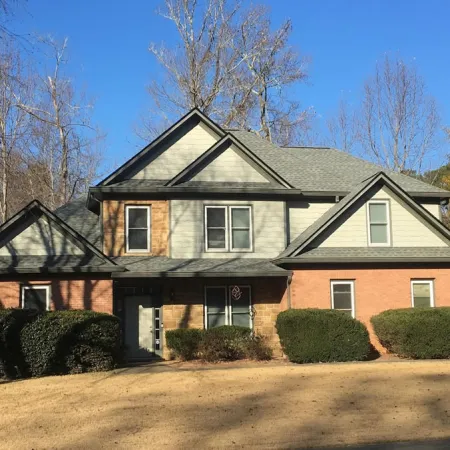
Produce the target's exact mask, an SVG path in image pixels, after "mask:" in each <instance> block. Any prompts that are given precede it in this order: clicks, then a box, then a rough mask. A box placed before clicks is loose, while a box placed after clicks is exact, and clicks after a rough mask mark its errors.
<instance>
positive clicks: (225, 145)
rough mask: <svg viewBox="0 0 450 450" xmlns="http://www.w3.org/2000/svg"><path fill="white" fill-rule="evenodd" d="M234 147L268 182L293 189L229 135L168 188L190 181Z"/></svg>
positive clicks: (198, 159)
mask: <svg viewBox="0 0 450 450" xmlns="http://www.w3.org/2000/svg"><path fill="white" fill-rule="evenodd" d="M232 145H233V146H234V149H235V150H234V151H236V153H237V154H238V155H239V156H240V157H241V158H242V159H243V160H244V161H246V162H247V163H248V164H250V165H251V166H252V167H253V168H254V169H255V170H256V171H257V172H259V173H260V174H261V175H262V176H263V177H264V178H266V179H267V181H269V182H270V183H272V184H274V185H277V186H282V187H285V188H292V185H291V184H289V183H288V182H287V181H286V180H285V179H284V178H283V177H282V176H280V175H279V174H278V173H277V172H276V171H275V170H273V169H272V168H271V167H270V166H269V165H268V164H266V163H265V162H264V161H263V160H262V159H260V158H258V157H257V156H256V155H255V154H254V153H253V152H252V151H251V150H250V149H249V148H248V147H246V146H245V145H244V144H243V143H241V142H240V141H239V140H238V139H236V138H235V137H234V136H233V135H231V134H229V133H227V134H225V135H224V136H223V137H222V139H220V140H219V141H218V142H216V143H215V144H214V145H213V146H211V147H210V148H209V149H208V150H207V151H206V152H205V153H203V154H202V155H200V156H199V157H198V158H197V159H196V160H195V161H193V162H192V163H191V164H189V165H188V166H187V167H186V168H185V169H183V170H182V171H181V172H179V173H178V174H177V175H176V176H175V177H173V178H172V179H171V180H170V181H169V182H168V183H166V186H176V185H178V184H180V183H185V182H187V181H190V180H191V179H192V178H193V177H195V176H196V175H197V174H199V173H200V172H201V171H202V170H203V169H204V168H206V167H207V166H208V165H209V164H211V162H212V161H214V160H215V159H216V158H217V157H218V156H219V155H221V154H222V153H223V152H224V151H225V150H228V149H229V148H230V147H231V146H232Z"/></svg>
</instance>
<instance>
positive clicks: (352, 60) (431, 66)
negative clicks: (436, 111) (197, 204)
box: [14, 0, 450, 163]
mask: <svg viewBox="0 0 450 450" xmlns="http://www.w3.org/2000/svg"><path fill="white" fill-rule="evenodd" d="M262 3H266V4H268V5H269V6H270V7H271V9H272V18H273V23H274V25H275V26H276V25H277V24H280V23H281V22H282V21H283V19H285V18H288V17H289V18H291V19H292V22H293V26H294V31H293V34H292V39H291V43H292V44H293V45H295V46H296V47H298V48H299V49H300V51H301V52H302V53H303V54H305V55H307V56H309V57H310V58H311V61H312V62H311V65H310V67H309V81H308V83H307V84H303V85H301V86H300V87H299V88H298V91H297V94H298V96H299V98H300V99H301V101H302V104H303V105H304V106H305V107H314V109H315V111H316V112H317V115H318V119H317V120H318V121H321V120H322V121H323V120H325V118H326V117H328V116H329V115H330V114H331V113H332V112H333V111H335V110H336V108H337V105H338V103H339V100H340V99H341V98H345V99H346V100H348V101H349V102H350V103H351V102H355V101H357V99H358V97H359V96H360V93H361V90H362V85H363V82H364V80H365V78H367V76H368V75H370V73H371V72H372V71H373V68H374V65H375V63H376V61H377V60H378V59H380V58H383V55H384V54H385V53H386V52H391V53H392V52H394V53H397V52H398V53H399V54H400V55H401V56H402V57H403V58H404V59H405V60H407V61H410V60H413V59H414V60H415V62H416V64H417V67H418V69H419V71H420V73H421V74H422V75H423V77H424V78H425V80H426V82H427V84H428V87H429V91H430V93H431V94H433V95H434V96H435V97H436V98H437V99H438V102H439V106H440V108H441V112H442V116H443V122H444V124H446V125H450V109H449V106H448V105H449V102H450V90H449V80H450V61H449V57H448V49H449V44H450V27H449V26H448V17H449V13H450V3H449V2H447V1H445V0H442V1H438V0H427V1H408V0H396V1H388V0H377V1H376V0H364V1H362V0H347V1H338V0H326V1H319V0H310V1H300V0H297V1H296V0H290V1H289V0H263V1H262ZM158 5H160V2H159V1H157V0H147V1H146V0H131V1H128V2H121V1H118V0H109V1H106V0H90V1H87V0H77V1H73V0H39V1H37V0H29V1H28V2H27V5H26V7H25V9H19V10H18V11H17V14H16V17H15V20H14V27H15V29H17V31H18V32H20V33H27V32H29V33H38V34H46V33H51V34H52V35H53V36H55V37H58V38H62V37H65V36H68V37H69V48H70V58H71V69H70V70H71V75H72V77H73V78H74V80H75V81H76V83H77V84H78V85H80V86H82V87H83V88H85V89H86V91H87V92H88V94H89V95H90V96H92V97H93V98H95V100H96V102H95V111H94V122H96V123H97V124H98V125H99V126H100V127H101V129H102V130H103V131H105V132H106V133H107V140H106V157H107V158H108V160H109V162H111V163H112V162H113V161H114V163H119V162H123V161H124V160H125V159H126V158H128V157H130V156H131V155H132V154H134V153H135V152H136V151H137V149H138V147H139V146H140V145H141V144H142V142H141V141H140V140H139V139H138V138H137V137H136V136H135V134H134V132H133V127H134V126H135V125H136V123H138V121H139V117H140V116H141V115H142V114H144V113H145V111H146V110H147V109H148V107H149V99H148V94H147V93H146V89H145V87H146V85H147V84H148V83H149V81H150V79H151V78H152V77H156V76H158V74H160V68H159V67H158V65H157V64H156V62H155V61H154V59H153V58H152V57H151V55H150V54H149V52H148V50H147V48H148V44H149V43H150V42H151V41H154V42H160V41H165V42H168V43H170V42H173V41H174V39H175V37H176V36H175V35H174V30H173V28H172V27H171V25H170V23H168V22H167V21H165V20H164V19H163V18H161V17H159V16H158V15H157V14H155V10H156V8H157V7H158Z"/></svg>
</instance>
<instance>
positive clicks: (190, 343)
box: [166, 328, 203, 361]
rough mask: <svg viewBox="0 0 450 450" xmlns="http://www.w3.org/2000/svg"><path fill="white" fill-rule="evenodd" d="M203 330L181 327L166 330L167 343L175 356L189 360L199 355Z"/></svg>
mask: <svg viewBox="0 0 450 450" xmlns="http://www.w3.org/2000/svg"><path fill="white" fill-rule="evenodd" d="M202 336H203V330H200V329H198V328H180V329H178V330H168V331H166V344H167V347H168V348H169V350H170V351H171V352H172V355H173V356H174V357H175V358H178V359H182V360H184V361H189V360H191V359H196V358H197V357H198V352H199V346H200V342H201V340H202Z"/></svg>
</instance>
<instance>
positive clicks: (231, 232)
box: [205, 205, 253, 252]
mask: <svg viewBox="0 0 450 450" xmlns="http://www.w3.org/2000/svg"><path fill="white" fill-rule="evenodd" d="M205 249H206V251H208V252H217V251H220V252H223V251H233V252H242V251H244V252H245V251H252V249H253V242H252V213H251V206H210V205H208V206H205Z"/></svg>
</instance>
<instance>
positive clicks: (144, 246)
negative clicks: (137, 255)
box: [125, 206, 150, 252]
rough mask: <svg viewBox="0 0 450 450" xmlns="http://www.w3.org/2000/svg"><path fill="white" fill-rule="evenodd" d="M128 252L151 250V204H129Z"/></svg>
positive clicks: (127, 221) (127, 214)
mask: <svg viewBox="0 0 450 450" xmlns="http://www.w3.org/2000/svg"><path fill="white" fill-rule="evenodd" d="M125 210H126V218H125V220H126V244H127V252H149V251H150V206H127V207H126V208H125Z"/></svg>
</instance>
